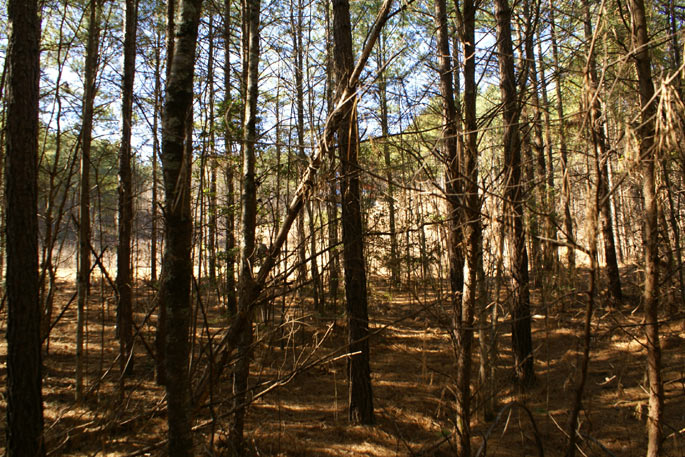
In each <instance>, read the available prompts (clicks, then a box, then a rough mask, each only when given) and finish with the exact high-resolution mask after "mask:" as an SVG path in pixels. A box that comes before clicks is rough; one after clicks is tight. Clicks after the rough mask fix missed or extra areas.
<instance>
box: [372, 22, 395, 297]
mask: <svg viewBox="0 0 685 457" xmlns="http://www.w3.org/2000/svg"><path fill="white" fill-rule="evenodd" d="M377 56H378V68H381V71H380V73H379V75H378V94H379V98H380V111H381V112H380V115H381V118H380V121H381V135H382V136H383V161H384V163H385V179H386V181H387V186H388V189H387V191H386V195H385V200H386V204H387V205H388V229H389V231H390V260H389V262H388V264H389V265H388V266H389V267H390V281H391V283H392V284H393V285H396V284H398V283H399V281H400V259H399V253H398V247H397V229H396V222H395V219H396V217H395V212H396V210H395V183H394V179H393V164H392V161H391V159H390V138H389V136H390V128H389V126H388V122H389V119H388V90H387V87H388V81H387V76H386V72H387V69H386V68H385V66H386V65H387V63H388V62H387V55H386V50H385V36H384V35H381V37H380V39H379V43H378V53H377Z"/></svg>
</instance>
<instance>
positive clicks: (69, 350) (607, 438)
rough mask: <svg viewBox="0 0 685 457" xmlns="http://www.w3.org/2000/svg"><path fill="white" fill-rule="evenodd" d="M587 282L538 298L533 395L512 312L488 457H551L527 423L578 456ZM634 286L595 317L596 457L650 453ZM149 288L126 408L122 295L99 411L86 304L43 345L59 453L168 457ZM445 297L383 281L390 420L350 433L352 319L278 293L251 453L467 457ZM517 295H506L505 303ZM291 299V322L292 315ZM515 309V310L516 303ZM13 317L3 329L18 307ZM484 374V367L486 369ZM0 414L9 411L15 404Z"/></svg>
mask: <svg viewBox="0 0 685 457" xmlns="http://www.w3.org/2000/svg"><path fill="white" fill-rule="evenodd" d="M563 276H564V275H559V277H563ZM586 279H587V278H586V277H585V276H584V273H580V274H579V276H578V278H577V280H576V282H575V287H571V286H570V285H569V284H568V283H566V284H561V282H559V284H557V285H554V286H552V287H548V289H549V290H546V291H545V296H551V297H553V298H551V299H549V300H547V302H546V303H543V302H541V299H540V290H539V289H535V290H534V291H533V297H532V298H533V313H534V319H533V321H534V322H533V332H534V333H533V340H534V345H535V356H536V366H535V368H536V374H537V382H536V385H535V386H534V388H533V389H532V390H530V391H528V392H525V393H522V392H519V391H517V390H516V389H515V388H513V387H512V382H511V378H510V377H511V368H510V363H511V354H510V333H509V326H508V325H507V323H506V321H507V319H508V317H507V314H503V318H502V319H500V328H499V348H500V349H499V359H498V361H497V367H498V368H497V383H498V386H499V389H498V399H497V400H498V408H500V409H499V413H500V414H499V416H498V417H497V419H496V421H487V422H486V421H484V420H483V417H482V414H481V413H480V411H478V413H477V414H476V415H475V417H474V419H473V422H472V424H473V431H474V437H475V438H474V441H475V446H474V449H478V448H479V447H480V446H481V445H482V444H483V438H484V437H487V443H486V446H485V447H484V448H483V449H481V454H480V455H489V456H495V455H537V453H538V451H537V446H536V444H535V436H536V432H535V430H534V428H533V426H532V424H531V422H530V418H529V415H528V413H530V415H531V416H532V418H533V420H534V422H535V427H536V428H537V436H538V438H539V440H540V441H541V443H542V445H543V447H544V452H545V455H563V453H564V451H565V446H566V437H565V431H562V430H564V429H565V428H566V420H567V414H568V408H569V407H570V404H571V402H572V398H573V390H574V388H575V381H574V380H575V378H574V376H576V366H577V365H578V362H579V360H580V354H581V352H582V337H581V331H582V319H583V306H584V300H585V299H586V295H585V293H584V287H585V286H584V284H585V282H586ZM624 281H626V283H627V284H628V286H627V287H626V292H627V296H628V298H627V299H626V301H625V305H624V306H623V307H621V308H619V309H616V310H609V309H605V308H601V309H599V310H598V312H597V313H596V314H595V318H594V321H593V335H594V337H593V342H592V343H593V346H592V353H591V362H590V371H589V379H588V382H587V384H586V389H585V394H584V399H583V407H584V408H583V412H582V414H581V416H580V424H581V425H580V432H581V436H582V437H583V440H582V441H581V443H580V450H581V451H582V452H583V453H584V455H588V456H591V455H606V456H609V455H615V456H641V455H643V454H644V450H645V448H646V433H645V419H646V401H647V392H646V390H645V369H644V366H645V362H644V361H645V349H644V346H643V342H644V341H643V340H644V335H643V332H642V327H641V319H642V313H641V312H640V300H639V282H640V278H639V274H638V273H637V272H635V271H634V269H625V270H624ZM140 284H141V285H140V286H139V287H138V288H137V289H136V300H137V301H136V303H137V305H136V315H135V322H136V324H137V325H138V326H139V328H140V334H139V337H138V338H137V339H136V346H135V347H136V349H135V352H136V359H135V368H134V375H133V376H129V377H127V378H126V389H125V392H124V393H123V397H122V395H121V392H120V390H119V387H118V386H119V384H118V382H119V372H118V362H117V361H116V356H117V354H118V343H117V340H116V338H115V335H114V323H115V322H114V319H115V314H114V313H115V307H114V304H113V298H112V294H111V290H110V289H109V288H108V286H106V285H105V286H102V285H101V284H100V283H98V282H94V283H93V285H92V297H91V300H90V302H89V308H88V319H87V322H88V326H89V327H88V346H87V348H88V351H87V357H88V359H87V362H88V363H87V367H88V371H87V373H88V376H87V385H86V392H87V401H86V402H85V403H84V404H83V405H80V406H77V405H76V404H75V402H74V391H73V382H74V379H73V376H74V340H75V330H74V329H75V318H76V317H75V307H74V305H73V304H72V305H70V307H69V308H68V309H67V311H66V312H65V313H64V316H63V317H62V319H61V320H60V321H59V323H58V324H57V325H56V327H55V328H54V330H53V332H52V334H51V337H50V340H49V346H44V348H45V349H46V350H47V351H46V350H44V352H43V353H44V384H43V386H44V387H43V393H44V405H45V429H46V431H45V434H46V438H47V443H48V452H49V453H50V454H51V455H70V456H94V455H102V456H105V455H106V456H125V455H164V454H165V452H166V450H165V448H164V446H163V444H164V443H163V441H164V439H165V438H166V418H165V408H166V406H165V399H164V389H163V387H160V386H157V385H156V384H155V382H154V361H153V359H152V355H151V352H149V351H148V348H152V347H153V342H154V324H155V322H154V316H155V313H154V312H152V313H151V311H153V310H152V306H153V302H154V290H153V289H152V288H150V287H148V286H147V285H144V284H143V282H142V281H141V283H140ZM60 286H61V287H60V295H59V297H58V299H57V301H56V303H57V304H58V305H59V308H60V309H61V308H62V307H63V306H64V305H65V304H66V303H67V301H68V300H69V298H70V297H71V296H72V294H73V290H74V284H73V283H71V282H67V281H65V282H63V283H61V284H60ZM441 289H445V290H446V286H442V287H440V286H439V285H437V284H414V285H412V288H411V290H397V289H393V288H391V287H390V286H389V285H388V284H387V282H386V281H385V280H384V279H379V278H375V279H374V280H373V281H372V284H371V286H370V291H371V297H370V305H371V306H370V311H371V322H372V330H373V336H372V338H371V363H372V371H373V375H372V376H373V389H374V404H375V408H376V419H377V424H376V425H375V426H369V427H365V426H350V425H348V421H347V386H346V378H345V376H346V369H345V365H346V362H345V360H346V359H345V331H344V325H345V319H344V317H342V316H337V317H335V316H333V315H328V316H315V315H313V314H312V313H311V312H310V309H311V308H310V306H309V305H310V303H308V302H307V300H306V299H303V300H301V299H300V298H298V297H297V296H296V295H295V294H290V295H288V296H286V297H285V298H283V297H278V298H277V299H276V301H275V303H274V310H275V313H274V316H275V317H274V318H273V319H272V320H271V321H270V322H266V323H265V322H261V323H259V324H257V330H256V341H258V342H257V343H256V345H255V347H254V362H253V364H252V373H253V376H252V378H251V385H252V386H253V391H252V394H253V397H258V398H255V399H254V400H253V402H252V404H251V406H250V408H249V410H248V415H247V421H248V429H247V434H246V436H247V442H248V443H249V449H250V452H251V455H274V456H276V455H283V456H285V455H288V456H348V455H367V456H378V457H380V456H395V455H402V456H405V455H406V456H415V455H436V456H437V455H455V454H454V452H455V451H454V448H453V445H454V437H453V435H452V433H453V431H454V419H455V413H454V409H453V407H454V406H453V386H454V382H455V381H454V365H455V362H454V356H453V354H454V352H453V348H452V343H451V341H450V339H449V337H448V335H447V333H446V331H445V329H444V328H443V325H442V324H441V322H444V318H445V317H446V316H448V314H449V311H448V310H447V309H443V305H442V303H443V301H442V300H440V298H439V297H440V290H441ZM502 299H503V300H505V299H506V297H505V295H504V294H502ZM202 302H203V306H206V307H207V308H208V313H207V320H206V325H205V321H204V320H203V319H202V315H201V313H200V314H198V320H197V324H198V325H197V328H196V336H197V338H196V339H195V340H194V341H195V346H194V347H195V351H194V354H195V357H194V358H193V362H192V363H193V367H195V368H194V370H195V371H194V373H195V376H194V377H193V378H194V379H197V377H198V376H199V375H198V373H199V370H200V368H199V366H200V365H203V364H204V360H205V358H204V357H203V358H200V359H198V354H199V348H200V344H201V343H202V344H204V343H206V335H207V333H206V328H209V330H210V333H211V334H212V335H213V336H216V335H218V334H220V332H221V330H222V328H223V327H224V326H225V325H226V317H225V316H224V313H223V309H221V306H219V305H213V303H215V302H216V300H214V299H212V298H211V297H210V296H207V295H204V294H203V300H202ZM196 303H197V301H196ZM284 304H285V309H286V313H285V317H284V318H283V319H281V312H280V310H281V307H282V305H284ZM300 304H303V306H300ZM500 305H501V306H503V311H504V310H505V309H506V303H505V302H502V303H501V304H500ZM198 311H202V310H201V309H200V310H198ZM150 316H152V317H150ZM2 317H3V322H2V331H3V333H4V331H5V322H4V319H5V317H6V316H5V314H4V312H3V315H2ZM662 317H663V327H662V335H663V338H662V347H663V379H664V383H665V392H666V409H665V411H666V415H665V421H664V426H665V429H664V435H665V437H666V439H665V453H664V455H667V456H683V455H685V436H684V433H685V354H684V353H683V347H685V345H684V344H683V343H684V342H685V325H684V324H685V322H684V321H683V317H682V315H681V316H678V317H676V318H667V317H666V316H665V314H664V315H663V316H662ZM1 341H2V343H1V344H2V346H0V354H1V357H2V362H3V363H2V365H0V367H1V368H0V370H2V371H0V376H1V378H2V379H1V380H0V381H1V382H3V383H4V382H5V380H6V375H7V373H6V368H5V364H4V358H5V356H6V342H5V339H4V337H3V338H2V340H1ZM146 346H147V348H146ZM476 352H477V351H476ZM474 357H476V358H477V354H476V355H474ZM198 360H199V361H198ZM477 365H478V363H477V360H476V362H475V364H474V367H475V368H474V370H477ZM474 389H477V386H476V387H474ZM265 392H266V393H265ZM230 398H231V381H230V377H224V379H223V380H222V382H221V384H220V385H217V386H214V387H213V389H212V393H211V395H210V401H209V405H210V406H207V407H204V408H203V409H201V410H200V411H199V412H198V414H197V415H196V422H195V423H196V432H195V443H196V454H197V455H220V454H221V452H222V449H223V446H225V444H226V442H227V439H226V433H227V430H228V424H227V421H228V417H230V415H229V414H228V413H229V410H230V407H231V402H230V401H229V400H230ZM476 405H477V404H476ZM512 405H514V406H512ZM509 406H512V407H509ZM0 408H1V409H2V414H3V416H4V415H5V412H4V410H5V403H4V398H3V401H2V403H0ZM4 439H5V437H4V434H2V435H0V440H2V441H0V446H3V447H4ZM581 455H583V454H581Z"/></svg>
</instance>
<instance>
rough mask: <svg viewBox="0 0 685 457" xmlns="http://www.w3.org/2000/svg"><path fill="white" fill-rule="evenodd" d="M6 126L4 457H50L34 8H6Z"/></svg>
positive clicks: (32, 2)
mask: <svg viewBox="0 0 685 457" xmlns="http://www.w3.org/2000/svg"><path fill="white" fill-rule="evenodd" d="M7 13H8V19H9V21H10V24H11V31H12V33H11V35H10V36H9V55H8V57H7V58H8V60H9V75H8V76H9V78H8V82H9V84H8V94H7V97H8V98H7V100H8V105H7V123H6V137H5V139H6V142H7V143H6V148H7V149H6V152H7V168H6V173H7V175H6V186H7V187H6V193H5V196H6V199H7V212H6V213H5V215H6V218H7V219H6V235H7V278H6V293H7V303H8V318H7V455H8V456H9V457H23V456H35V457H42V456H44V455H45V438H44V436H43V398H42V392H41V389H42V382H43V381H42V368H41V366H42V362H41V353H40V346H41V336H40V314H41V313H40V303H39V301H38V289H39V284H38V203H37V194H38V190H37V188H38V182H37V176H38V134H39V132H38V99H39V96H40V94H39V78H40V69H39V57H40V47H39V42H40V18H39V15H38V14H39V11H38V2H37V1H36V0H9V3H8V5H7Z"/></svg>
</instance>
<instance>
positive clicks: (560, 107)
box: [549, 0, 576, 271]
mask: <svg viewBox="0 0 685 457" xmlns="http://www.w3.org/2000/svg"><path fill="white" fill-rule="evenodd" d="M555 8H556V5H554V0H549V14H550V18H549V22H550V36H551V38H552V59H553V60H554V76H555V79H556V83H555V85H554V86H555V90H556V109H557V115H558V116H559V155H560V157H561V193H562V197H563V205H564V231H565V232H566V233H565V236H566V241H567V242H568V243H569V244H573V243H574V242H575V237H574V236H573V218H572V217H571V183H570V180H569V169H568V146H567V143H566V119H565V117H564V116H565V114H564V99H563V97H562V93H561V82H562V81H561V66H560V64H559V45H558V41H557V33H556V23H555V19H554V11H555ZM566 262H567V263H568V268H569V270H571V271H573V270H575V268H576V251H575V249H574V248H572V247H570V246H569V247H567V248H566Z"/></svg>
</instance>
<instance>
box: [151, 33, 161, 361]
mask: <svg viewBox="0 0 685 457" xmlns="http://www.w3.org/2000/svg"><path fill="white" fill-rule="evenodd" d="M160 35H161V31H160V30H159V29H158V30H157V32H156V42H155V93H154V99H155V113H154V118H153V122H152V208H151V209H150V213H151V217H152V227H151V229H150V230H151V234H150V281H152V283H156V282H157V200H158V198H157V181H158V177H157V160H158V159H157V158H158V157H159V115H160V111H161V106H160V104H161V98H162V94H161V92H162V74H161V65H162V62H161V55H160V54H161V52H160V47H161V45H162V43H161V41H162V40H161V36H160ZM158 354H159V352H158Z"/></svg>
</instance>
